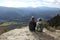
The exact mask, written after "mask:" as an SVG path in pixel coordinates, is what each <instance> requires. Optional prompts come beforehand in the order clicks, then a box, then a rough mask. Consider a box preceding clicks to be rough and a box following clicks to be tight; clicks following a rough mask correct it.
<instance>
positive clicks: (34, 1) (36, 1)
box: [0, 0, 60, 8]
mask: <svg viewBox="0 0 60 40" xmlns="http://www.w3.org/2000/svg"><path fill="white" fill-rule="evenodd" d="M0 6H5V7H16V8H18V7H34V8H35V7H42V6H46V7H55V8H60V0H0Z"/></svg>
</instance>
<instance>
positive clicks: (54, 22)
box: [48, 14, 60, 29]
mask: <svg viewBox="0 0 60 40" xmlns="http://www.w3.org/2000/svg"><path fill="white" fill-rule="evenodd" d="M48 23H49V25H50V26H52V27H54V26H55V28H56V29H60V14H57V15H56V16H55V17H53V18H51V19H50V20H48Z"/></svg>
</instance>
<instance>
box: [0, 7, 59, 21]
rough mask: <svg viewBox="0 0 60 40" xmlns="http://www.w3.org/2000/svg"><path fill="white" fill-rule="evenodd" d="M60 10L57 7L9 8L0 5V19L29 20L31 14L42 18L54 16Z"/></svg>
mask: <svg viewBox="0 0 60 40" xmlns="http://www.w3.org/2000/svg"><path fill="white" fill-rule="evenodd" d="M59 11H60V9H59V8H49V7H37V8H30V7H28V8H9V7H0V20H3V21H4V20H5V21H6V20H7V21H14V20H17V19H18V20H21V21H22V20H23V21H24V20H27V19H28V20H29V19H30V18H31V16H35V18H36V19H37V18H39V17H42V18H44V20H47V19H50V18H52V17H54V16H55V15H56V14H58V12H59Z"/></svg>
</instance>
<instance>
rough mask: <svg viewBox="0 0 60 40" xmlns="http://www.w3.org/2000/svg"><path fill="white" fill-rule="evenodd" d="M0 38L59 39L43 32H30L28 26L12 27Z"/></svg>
mask: <svg viewBox="0 0 60 40" xmlns="http://www.w3.org/2000/svg"><path fill="white" fill-rule="evenodd" d="M0 40H59V39H56V38H54V37H53V36H50V35H49V34H48V33H47V32H46V30H45V29H44V32H37V31H35V32H31V31H29V28H28V26H27V27H22V28H20V29H18V28H17V29H13V30H10V31H8V32H6V33H3V34H2V35H0Z"/></svg>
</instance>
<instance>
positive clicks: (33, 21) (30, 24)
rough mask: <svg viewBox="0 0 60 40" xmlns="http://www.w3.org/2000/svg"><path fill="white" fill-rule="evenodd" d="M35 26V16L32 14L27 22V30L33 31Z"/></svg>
mask: <svg viewBox="0 0 60 40" xmlns="http://www.w3.org/2000/svg"><path fill="white" fill-rule="evenodd" d="M35 27H36V22H35V18H34V16H32V18H31V20H30V22H29V30H30V31H35Z"/></svg>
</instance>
